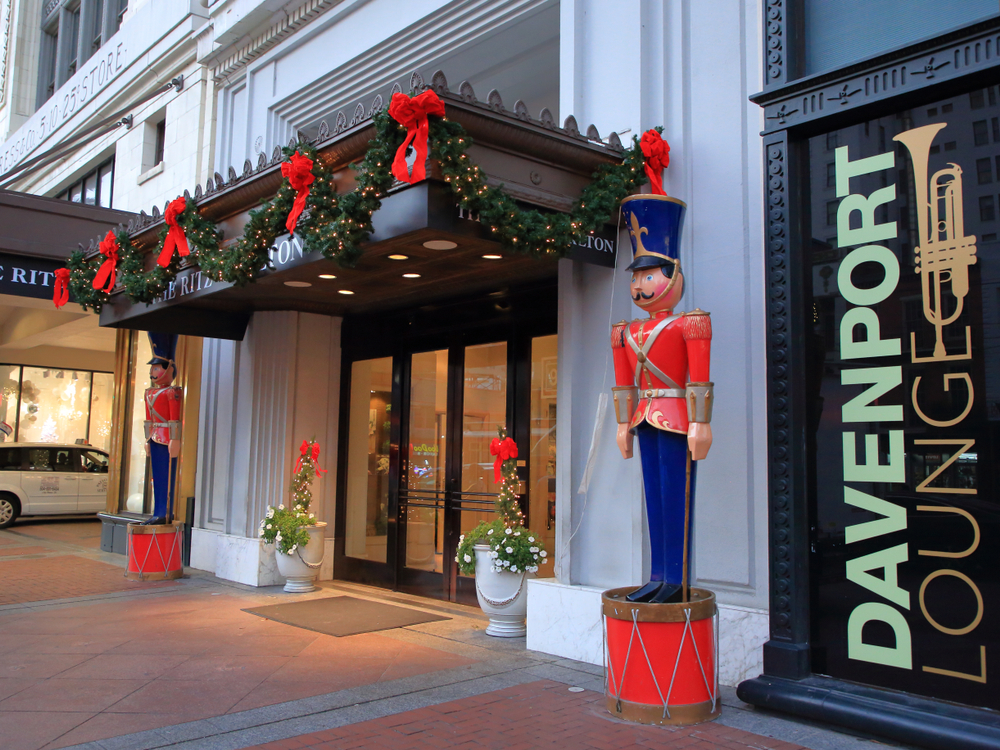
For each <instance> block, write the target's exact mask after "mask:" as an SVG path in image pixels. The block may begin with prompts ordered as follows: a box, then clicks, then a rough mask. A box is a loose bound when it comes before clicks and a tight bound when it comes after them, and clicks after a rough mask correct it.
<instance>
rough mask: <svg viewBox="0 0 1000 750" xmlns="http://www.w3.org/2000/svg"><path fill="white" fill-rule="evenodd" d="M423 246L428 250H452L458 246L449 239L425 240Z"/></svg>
mask: <svg viewBox="0 0 1000 750" xmlns="http://www.w3.org/2000/svg"><path fill="white" fill-rule="evenodd" d="M424 247H426V248H427V249H428V250H454V249H455V248H456V247H458V243H457V242H452V241H451V240H427V242H425V243H424Z"/></svg>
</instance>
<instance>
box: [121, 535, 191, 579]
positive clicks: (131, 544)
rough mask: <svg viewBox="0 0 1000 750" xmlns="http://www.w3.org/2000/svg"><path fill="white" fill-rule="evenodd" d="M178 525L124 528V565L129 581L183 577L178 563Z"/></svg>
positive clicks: (179, 540) (182, 570)
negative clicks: (126, 551) (126, 530)
mask: <svg viewBox="0 0 1000 750" xmlns="http://www.w3.org/2000/svg"><path fill="white" fill-rule="evenodd" d="M181 526H182V524H180V523H178V522H176V521H175V522H174V523H171V524H158V525H155V526H142V525H140V524H137V523H130V524H129V525H128V566H127V567H126V569H125V577H126V578H128V579H129V580H130V581H165V580H172V579H175V578H180V577H181V576H183V575H184V566H183V565H182V564H181V540H182V539H183V534H182V533H181Z"/></svg>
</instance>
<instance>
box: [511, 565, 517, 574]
mask: <svg viewBox="0 0 1000 750" xmlns="http://www.w3.org/2000/svg"><path fill="white" fill-rule="evenodd" d="M510 572H511V573H516V572H517V566H516V565H511V566H510Z"/></svg>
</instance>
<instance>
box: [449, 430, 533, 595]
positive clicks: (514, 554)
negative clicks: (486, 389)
mask: <svg viewBox="0 0 1000 750" xmlns="http://www.w3.org/2000/svg"><path fill="white" fill-rule="evenodd" d="M497 434H498V435H499V438H498V439H496V440H494V441H493V443H492V445H491V446H490V452H491V453H492V454H493V455H495V456H497V460H498V461H500V462H501V481H500V492H499V493H498V494H497V499H496V502H495V503H494V505H495V508H496V512H497V518H496V520H494V521H491V522H486V521H482V522H480V523H479V525H478V526H476V527H475V528H474V529H472V530H471V531H470V532H469V533H468V534H463V535H462V536H461V537H459V540H458V550H457V553H456V555H455V562H457V563H458V569H459V570H460V571H462V572H463V573H465V574H466V575H471V574H472V573H474V572H475V570H476V552H475V549H474V547H475V546H476V545H477V544H487V545H489V548H490V553H489V554H490V559H491V560H492V561H493V566H492V571H493V572H494V573H499V572H500V571H503V570H509V571H510V572H511V573H525V572H527V573H535V572H537V571H538V566H539V565H544V564H545V563H546V562H547V560H546V557H547V556H548V553H547V552H546V551H545V545H544V544H542V541H541V539H540V538H539V537H538V535H537V534H535V533H534V532H533V531H531V530H530V529H527V528H525V527H524V514H522V513H521V507H520V505H519V504H518V501H517V492H516V488H517V485H518V479H517V446H516V445H515V444H514V441H513V440H511V439H510V438H509V437H507V430H506V429H504V428H503V427H500V428H498V430H497Z"/></svg>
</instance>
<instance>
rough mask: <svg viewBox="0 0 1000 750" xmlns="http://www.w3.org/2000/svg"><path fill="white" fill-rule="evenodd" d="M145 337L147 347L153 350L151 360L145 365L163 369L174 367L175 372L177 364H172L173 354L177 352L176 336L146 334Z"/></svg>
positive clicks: (170, 334) (174, 334)
mask: <svg viewBox="0 0 1000 750" xmlns="http://www.w3.org/2000/svg"><path fill="white" fill-rule="evenodd" d="M146 335H147V336H149V346H150V348H151V349H152V350H153V358H152V359H151V360H149V362H147V363H146V364H147V365H162V366H163V367H168V366H170V365H174V369H175V370H176V368H177V364H176V363H175V362H174V354H175V352H176V351H177V334H176V333H152V332H147V334H146Z"/></svg>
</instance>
